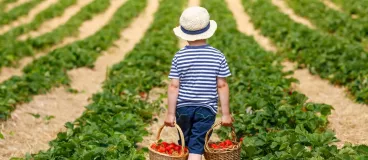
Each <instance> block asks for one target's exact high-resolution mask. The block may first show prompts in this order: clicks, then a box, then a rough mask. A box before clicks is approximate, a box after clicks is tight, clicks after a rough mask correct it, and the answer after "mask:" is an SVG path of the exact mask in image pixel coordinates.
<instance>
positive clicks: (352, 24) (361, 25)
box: [286, 0, 368, 45]
mask: <svg viewBox="0 0 368 160" xmlns="http://www.w3.org/2000/svg"><path fill="white" fill-rule="evenodd" d="M286 2H287V3H288V4H289V6H290V7H292V8H293V10H294V11H295V12H296V13H297V14H300V15H301V16H303V17H307V18H308V19H309V20H311V21H312V22H313V24H314V25H316V26H317V27H318V28H320V29H322V30H323V31H326V32H328V33H331V34H336V35H338V36H341V37H343V38H347V39H349V40H352V42H353V43H354V42H356V41H359V42H362V41H363V42H364V41H366V40H367V37H368V19H366V20H364V19H352V18H351V16H350V15H348V14H345V13H341V12H339V11H336V10H333V9H330V8H328V7H327V6H325V5H324V4H323V3H322V2H321V1H319V0H287V1H286ZM366 45H367V44H366Z"/></svg>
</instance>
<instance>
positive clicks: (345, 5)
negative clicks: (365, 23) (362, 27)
mask: <svg viewBox="0 0 368 160" xmlns="http://www.w3.org/2000/svg"><path fill="white" fill-rule="evenodd" d="M332 2H334V3H336V4H337V5H338V6H340V7H341V8H342V9H343V10H344V11H345V12H348V13H349V14H350V15H352V16H354V15H355V16H358V18H365V19H367V18H368V15H367V13H368V0H358V1H357V0H332Z"/></svg>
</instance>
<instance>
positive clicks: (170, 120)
mask: <svg viewBox="0 0 368 160" xmlns="http://www.w3.org/2000/svg"><path fill="white" fill-rule="evenodd" d="M174 122H175V116H174V115H170V114H168V115H166V118H165V126H169V127H175V125H174Z"/></svg>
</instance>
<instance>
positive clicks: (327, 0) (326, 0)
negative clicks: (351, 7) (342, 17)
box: [322, 0, 342, 12]
mask: <svg viewBox="0 0 368 160" xmlns="http://www.w3.org/2000/svg"><path fill="white" fill-rule="evenodd" d="M322 2H323V4H325V5H326V6H327V7H329V8H331V9H334V10H336V11H339V12H342V10H341V8H340V7H339V6H337V5H336V4H335V3H333V2H331V0H322Z"/></svg>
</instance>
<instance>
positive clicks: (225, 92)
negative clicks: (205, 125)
mask: <svg viewBox="0 0 368 160" xmlns="http://www.w3.org/2000/svg"><path fill="white" fill-rule="evenodd" d="M217 90H218V93H219V98H220V103H221V111H222V118H221V122H222V125H224V126H231V125H232V123H233V119H232V117H231V114H230V106H229V85H228V84H227V82H226V79H225V78H223V77H217Z"/></svg>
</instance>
